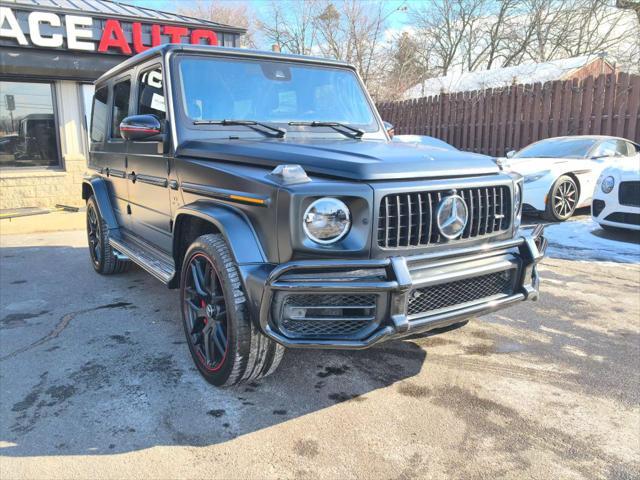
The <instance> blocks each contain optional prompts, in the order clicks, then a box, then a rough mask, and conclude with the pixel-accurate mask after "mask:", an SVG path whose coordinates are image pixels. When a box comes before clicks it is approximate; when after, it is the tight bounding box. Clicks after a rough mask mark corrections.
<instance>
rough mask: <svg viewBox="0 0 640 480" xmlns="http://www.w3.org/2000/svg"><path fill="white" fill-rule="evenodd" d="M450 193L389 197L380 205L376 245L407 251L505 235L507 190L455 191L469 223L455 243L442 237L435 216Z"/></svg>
mask: <svg viewBox="0 0 640 480" xmlns="http://www.w3.org/2000/svg"><path fill="white" fill-rule="evenodd" d="M450 192H451V190H441V191H430V192H412V193H393V194H390V195H386V196H385V197H383V198H382V201H381V202H380V210H379V217H378V245H379V246H381V247H383V248H411V247H425V246H428V245H433V244H439V243H444V242H445V241H453V242H457V241H460V240H464V239H470V238H477V237H482V236H485V235H492V234H497V233H501V232H504V231H506V230H507V229H508V228H509V227H510V226H511V216H512V209H511V190H510V189H509V187H507V186H495V187H475V188H461V189H457V190H456V194H457V195H460V196H461V197H462V198H463V199H464V201H465V202H466V204H467V209H468V212H469V220H468V222H467V225H466V227H465V229H464V231H463V232H462V235H461V236H460V237H458V238H457V239H455V240H447V239H446V238H445V237H443V236H442V235H441V234H440V232H439V230H438V226H437V222H436V212H437V211H438V206H439V204H440V201H441V200H442V198H443V197H445V196H447V195H448V194H449V193H450Z"/></svg>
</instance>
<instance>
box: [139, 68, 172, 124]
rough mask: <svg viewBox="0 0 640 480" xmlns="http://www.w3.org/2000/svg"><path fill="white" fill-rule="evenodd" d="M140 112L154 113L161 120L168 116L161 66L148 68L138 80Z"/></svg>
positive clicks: (142, 113)
mask: <svg viewBox="0 0 640 480" xmlns="http://www.w3.org/2000/svg"><path fill="white" fill-rule="evenodd" d="M138 85H139V91H138V114H140V115H147V114H152V115H155V116H156V117H158V119H160V120H164V119H165V118H166V116H167V114H166V108H165V104H164V90H163V88H162V87H163V81H162V69H161V68H160V67H156V68H153V69H151V70H147V71H145V72H143V73H142V74H141V75H140V81H139V82H138Z"/></svg>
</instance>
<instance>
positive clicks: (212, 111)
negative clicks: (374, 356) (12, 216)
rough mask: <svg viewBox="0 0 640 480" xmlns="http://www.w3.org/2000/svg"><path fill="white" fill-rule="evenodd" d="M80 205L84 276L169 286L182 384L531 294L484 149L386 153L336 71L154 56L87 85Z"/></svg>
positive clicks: (528, 248) (291, 59) (231, 380)
mask: <svg viewBox="0 0 640 480" xmlns="http://www.w3.org/2000/svg"><path fill="white" fill-rule="evenodd" d="M90 150H91V154H90V160H89V169H90V171H91V172H90V173H89V174H88V175H87V177H86V179H85V182H84V184H83V189H82V196H83V198H84V199H86V201H87V232H88V240H89V252H90V254H91V261H92V262H93V266H94V268H95V270H96V271H97V272H99V273H102V274H111V273H119V272H123V271H124V270H126V268H127V266H128V264H129V262H135V263H137V264H138V265H139V266H140V267H142V268H143V269H145V270H147V271H148V272H149V273H151V274H152V275H153V276H155V277H156V278H157V279H159V280H160V281H162V282H164V283H165V284H167V285H168V286H169V288H179V289H180V305H181V311H182V320H183V323H184V330H185V334H186V337H187V341H188V345H189V349H190V351H191V354H192V356H193V359H194V361H195V364H196V365H197V367H198V369H199V370H200V372H201V373H202V375H203V376H204V377H205V378H206V379H207V380H208V381H210V382H211V383H213V384H215V385H231V384H235V383H238V382H241V381H247V380H253V379H257V378H259V377H262V376H265V375H268V374H269V373H271V372H273V371H274V370H275V369H276V367H277V366H278V363H279V362H280V360H281V358H282V355H283V352H284V348H285V347H297V348H343V349H357V348H365V347H369V346H371V345H373V344H376V343H378V342H380V341H383V340H388V339H392V338H394V339H395V338H401V337H404V336H407V335H411V334H416V333H424V332H429V333H434V332H439V331H443V330H444V329H451V328H455V327H457V326H460V325H462V324H464V323H465V321H466V319H467V318H468V317H470V316H473V315H478V314H482V313H486V312H490V311H494V310H496V309H499V308H503V307H506V306H508V305H511V304H513V303H515V302H519V301H521V300H525V299H536V297H537V296H538V272H537V270H536V265H537V263H538V262H539V261H540V259H541V258H542V256H543V254H544V250H545V247H546V241H545V239H544V237H543V235H542V233H543V232H542V228H541V227H536V228H531V229H530V230H526V229H521V228H520V214H521V207H522V205H521V198H522V184H521V179H520V178H517V177H514V176H511V175H508V174H506V173H503V172H501V171H500V170H499V168H498V166H497V165H496V164H495V163H493V162H492V161H491V160H490V159H489V158H488V157H485V156H482V155H474V154H471V153H465V152H457V151H451V150H444V149H438V148H430V147H421V146H415V145H407V144H401V143H393V142H391V141H390V138H389V135H388V133H387V131H386V130H385V128H384V125H383V122H382V120H381V119H380V117H379V115H378V113H377V111H376V109H375V106H374V104H373V103H372V101H371V98H369V96H368V94H367V92H366V90H365V88H364V86H363V84H362V81H361V80H360V79H359V77H358V75H357V73H356V71H355V70H354V68H353V67H351V66H349V65H346V64H344V63H341V62H336V61H332V60H327V59H318V58H310V57H302V56H292V55H282V54H273V53H267V52H258V51H249V50H241V49H225V48H215V47H204V46H202V47H200V46H187V45H168V46H162V47H157V48H154V49H150V50H148V51H146V52H144V53H141V54H139V55H137V56H135V57H133V58H131V59H129V60H127V61H125V62H124V63H122V64H121V65H119V66H117V67H115V68H114V69H112V70H110V71H109V72H107V73H106V74H104V75H103V76H102V77H101V78H100V79H98V81H97V82H96V85H95V96H94V102H93V111H92V122H91V149H90Z"/></svg>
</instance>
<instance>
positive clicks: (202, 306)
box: [200, 299, 207, 325]
mask: <svg viewBox="0 0 640 480" xmlns="http://www.w3.org/2000/svg"><path fill="white" fill-rule="evenodd" d="M205 305H206V303H205V301H204V300H202V299H200V308H204V307H205ZM204 324H205V325H206V324H207V317H204Z"/></svg>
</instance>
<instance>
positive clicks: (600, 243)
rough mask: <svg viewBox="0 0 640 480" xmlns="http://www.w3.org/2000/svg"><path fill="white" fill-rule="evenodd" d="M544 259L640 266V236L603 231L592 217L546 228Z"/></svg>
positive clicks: (627, 231) (634, 233)
mask: <svg viewBox="0 0 640 480" xmlns="http://www.w3.org/2000/svg"><path fill="white" fill-rule="evenodd" d="M545 236H546V237H547V239H548V240H549V248H548V249H547V256H549V257H555V258H563V259H567V260H591V261H593V260H596V261H601V262H602V261H604V262H617V263H640V232H638V231H631V230H625V231H620V232H617V231H616V232H610V231H605V230H603V229H602V228H601V227H600V226H599V225H598V224H597V223H595V222H594V221H593V220H591V217H576V218H574V219H572V220H569V221H566V222H562V223H552V224H549V225H546V226H545Z"/></svg>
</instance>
